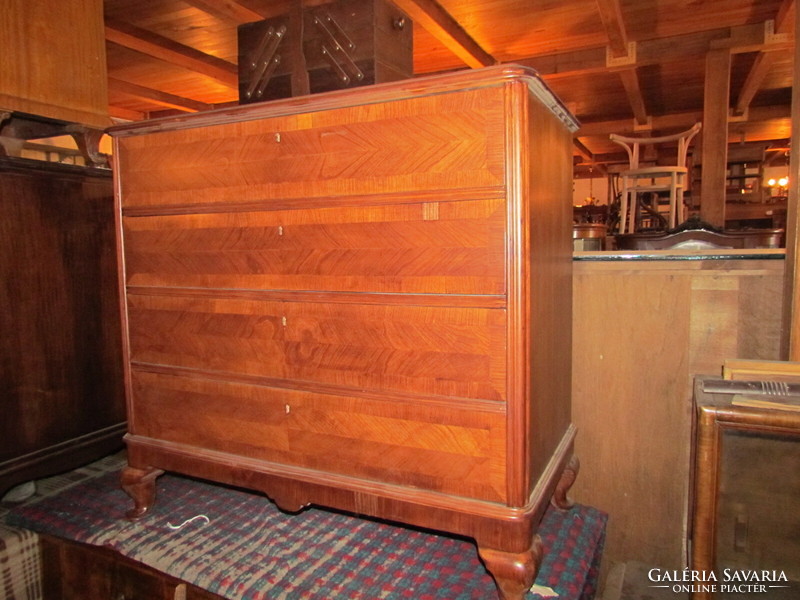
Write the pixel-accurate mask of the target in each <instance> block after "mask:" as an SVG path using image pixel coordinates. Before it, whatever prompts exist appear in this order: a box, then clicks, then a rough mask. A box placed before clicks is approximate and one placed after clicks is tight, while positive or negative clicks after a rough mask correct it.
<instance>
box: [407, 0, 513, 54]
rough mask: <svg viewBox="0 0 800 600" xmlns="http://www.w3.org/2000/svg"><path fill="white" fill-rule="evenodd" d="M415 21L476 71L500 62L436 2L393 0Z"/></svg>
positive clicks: (431, 0) (433, 0)
mask: <svg viewBox="0 0 800 600" xmlns="http://www.w3.org/2000/svg"><path fill="white" fill-rule="evenodd" d="M392 2H393V3H394V4H395V5H396V6H397V7H398V8H399V9H400V10H402V11H403V12H405V13H406V14H407V15H408V16H409V17H411V20H412V21H413V22H414V23H415V24H418V25H419V26H420V27H423V28H424V29H425V30H426V31H428V33H430V34H431V35H432V36H433V37H435V38H436V39H437V40H439V41H440V42H441V43H442V44H444V45H445V47H446V48H447V49H448V50H450V51H451V52H452V53H453V54H455V55H456V56H458V57H459V58H460V59H461V60H463V61H464V62H465V63H466V64H467V65H468V66H470V67H472V68H473V69H477V68H480V67H488V66H489V65H493V64H496V63H497V61H496V60H495V59H494V57H492V55H491V54H489V53H488V52H486V51H485V50H484V49H483V48H481V46H480V45H479V44H478V42H476V41H475V40H474V39H472V38H471V37H470V35H469V34H468V33H467V32H466V31H464V28H463V27H461V25H459V23H458V22H457V21H456V20H455V19H454V18H453V17H452V16H451V15H450V13H448V12H447V11H446V10H445V9H444V8H442V7H441V6H440V5H439V4H438V3H437V2H436V1H435V0H392Z"/></svg>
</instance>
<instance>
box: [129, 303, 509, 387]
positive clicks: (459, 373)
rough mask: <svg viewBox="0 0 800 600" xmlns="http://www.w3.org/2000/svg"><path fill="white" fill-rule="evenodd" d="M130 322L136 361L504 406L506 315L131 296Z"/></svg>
mask: <svg viewBox="0 0 800 600" xmlns="http://www.w3.org/2000/svg"><path fill="white" fill-rule="evenodd" d="M128 318H129V323H130V358H131V361H132V362H133V363H134V364H146V365H157V366H163V367H174V368H179V369H194V370H201V371H211V372H215V373H225V374H228V375H230V376H245V377H261V378H266V379H267V380H269V381H270V382H274V384H275V385H286V382H291V381H304V382H315V383H317V384H324V385H330V386H338V387H341V388H344V389H355V390H381V391H382V392H384V393H392V392H395V393H415V394H422V395H431V396H440V397H462V398H478V399H484V400H494V401H503V400H504V399H505V386H506V382H505V375H506V368H505V367H506V364H505V361H506V345H505V337H504V336H505V327H506V311H505V310H504V309H499V308H475V307H471V308H464V307H453V306H404V305H392V304H353V303H347V302H341V303H340V302H330V303H318V302H297V301H275V300H272V299H270V298H269V297H268V296H266V297H264V299H236V298H227V299H226V298H207V297H179V296H168V295H162V296H153V295H138V294H130V295H129V297H128Z"/></svg>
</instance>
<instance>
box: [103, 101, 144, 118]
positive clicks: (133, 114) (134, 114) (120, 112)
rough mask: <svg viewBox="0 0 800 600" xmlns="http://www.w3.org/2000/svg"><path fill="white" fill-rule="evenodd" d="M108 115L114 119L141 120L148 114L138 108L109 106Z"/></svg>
mask: <svg viewBox="0 0 800 600" xmlns="http://www.w3.org/2000/svg"><path fill="white" fill-rule="evenodd" d="M108 116H109V117H111V118H112V119H121V120H123V121H141V120H143V119H146V118H147V114H146V113H143V112H139V111H138V110H130V109H127V108H122V107H120V106H111V105H109V107H108Z"/></svg>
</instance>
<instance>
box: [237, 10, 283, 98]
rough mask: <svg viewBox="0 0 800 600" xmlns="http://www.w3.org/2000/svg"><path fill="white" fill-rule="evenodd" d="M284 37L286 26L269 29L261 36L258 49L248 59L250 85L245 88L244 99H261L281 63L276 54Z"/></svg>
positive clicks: (278, 55)
mask: <svg viewBox="0 0 800 600" xmlns="http://www.w3.org/2000/svg"><path fill="white" fill-rule="evenodd" d="M285 35H286V25H281V26H280V27H278V29H275V28H273V27H270V28H269V29H268V30H267V31H265V32H264V35H263V36H261V40H260V41H259V44H258V47H257V48H256V50H255V51H254V52H253V54H251V55H250V57H248V63H249V64H248V67H249V70H250V71H251V73H252V74H251V75H250V84H249V85H248V86H247V90H246V92H245V97H247V98H248V99H249V98H252V97H253V94H255V95H256V97H261V96H262V95H263V94H264V90H265V89H266V88H267V84H268V83H269V80H270V78H271V77H272V74H273V73H274V72H275V69H276V68H277V66H278V65H279V64H280V62H281V57H280V54H276V52H277V50H278V46H279V45H280V43H281V41H282V40H283V37H284V36H285Z"/></svg>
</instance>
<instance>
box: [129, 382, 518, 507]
mask: <svg viewBox="0 0 800 600" xmlns="http://www.w3.org/2000/svg"><path fill="white" fill-rule="evenodd" d="M133 397H134V403H133V413H132V417H131V432H132V433H133V434H135V435H137V436H144V437H149V438H153V439H157V440H161V441H162V442H166V443H175V444H182V445H185V446H189V447H192V446H199V447H202V448H203V449H204V450H208V451H212V452H222V453H226V454H231V455H236V456H242V457H247V458H249V459H255V460H259V461H267V462H269V463H277V464H281V465H293V466H297V467H303V468H306V469H310V470H315V471H321V472H327V473H334V474H340V475H345V476H350V477H357V478H363V479H367V480H373V481H379V482H383V483H388V484H399V485H404V486H411V487H413V488H418V489H422V490H432V491H436V492H442V493H447V494H454V495H460V496H465V497H470V498H478V499H483V500H490V501H498V502H502V501H503V500H504V498H505V459H504V457H505V413H504V411H503V409H502V405H500V406H491V403H458V402H451V403H450V405H449V406H446V407H444V406H443V405H442V404H437V403H428V402H425V401H407V402H404V403H398V402H396V401H392V400H386V399H380V398H371V397H364V396H361V397H358V396H354V395H350V396H348V395H339V394H331V393H320V392H314V391H309V390H299V389H284V388H273V387H266V386H262V385H254V384H248V383H241V382H225V381H220V380H213V379H206V378H201V377H187V376H181V375H177V376H176V375H172V374H164V373H154V372H146V371H135V372H134V375H133Z"/></svg>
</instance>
